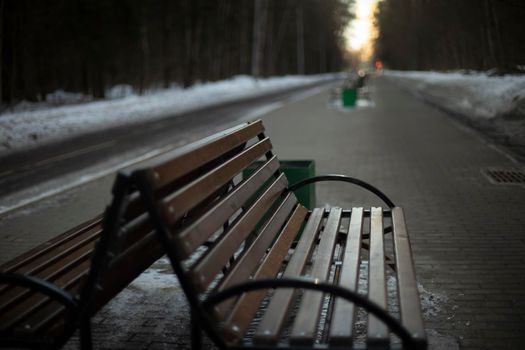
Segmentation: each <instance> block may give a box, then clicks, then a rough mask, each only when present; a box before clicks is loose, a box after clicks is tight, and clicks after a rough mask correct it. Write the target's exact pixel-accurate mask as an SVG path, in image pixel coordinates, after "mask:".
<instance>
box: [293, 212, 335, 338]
mask: <svg viewBox="0 0 525 350" xmlns="http://www.w3.org/2000/svg"><path fill="white" fill-rule="evenodd" d="M341 214H342V209H341V208H332V210H331V211H330V215H329V216H328V219H327V221H326V226H325V228H324V230H323V232H322V234H321V241H320V242H319V247H318V249H317V255H316V256H315V260H314V263H313V267H312V272H311V278H312V279H313V280H314V281H320V282H325V281H326V280H327V279H328V274H329V272H330V265H331V263H332V259H333V254H334V249H335V243H336V239H337V234H338V232H339V227H340V225H341ZM322 301H323V293H320V292H316V291H308V290H307V291H305V292H304V295H303V299H302V300H301V304H300V307H299V311H298V312H297V316H296V317H295V321H294V325H293V328H292V334H291V335H290V343H291V344H296V345H310V344H312V343H313V341H314V339H315V336H316V331H317V327H318V326H319V317H320V315H321V306H322Z"/></svg>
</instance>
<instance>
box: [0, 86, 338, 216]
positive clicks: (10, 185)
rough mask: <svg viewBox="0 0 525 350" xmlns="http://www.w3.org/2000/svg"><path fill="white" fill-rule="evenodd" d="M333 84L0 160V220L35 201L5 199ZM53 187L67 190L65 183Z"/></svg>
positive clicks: (198, 134)
mask: <svg viewBox="0 0 525 350" xmlns="http://www.w3.org/2000/svg"><path fill="white" fill-rule="evenodd" d="M333 83H334V81H330V82H323V83H316V84H310V85H307V86H302V87H299V88H293V89H290V90H287V91H284V92H274V93H270V94H267V95H264V96H259V97H254V98H248V99H243V100H240V101H235V102H229V103H226V104H222V105H216V106H210V107H207V108H204V109H200V110H196V111H192V112H189V113H185V114H180V115H174V116H170V117H166V118H162V119H158V120H155V121H153V122H151V121H148V122H144V123H141V124H133V125H127V126H123V127H118V128H111V129H107V130H105V131H104V132H96V133H89V134H85V135H81V136H78V137H74V138H71V139H67V140H65V141H61V142H57V143H53V144H49V145H45V146H42V147H40V148H37V149H33V150H30V151H26V152H18V153H15V154H12V155H9V156H6V157H3V158H0V164H1V167H0V206H1V207H2V210H0V216H1V215H2V212H4V213H5V212H7V211H10V210H11V208H13V207H14V208H16V207H18V206H17V203H16V202H22V203H27V202H30V200H28V198H23V197H28V196H35V193H34V191H33V192H32V191H29V192H28V193H27V195H22V196H18V198H16V200H12V199H6V197H10V196H12V195H13V194H15V193H17V192H20V191H23V190H24V189H27V188H31V187H35V186H37V185H39V184H41V183H45V182H47V181H50V180H53V179H57V178H59V177H63V176H64V175H66V174H71V173H76V174H78V175H79V176H82V170H83V169H86V168H88V167H90V166H93V164H98V163H103V162H105V161H108V160H111V159H116V158H119V160H120V163H125V164H128V163H130V162H132V161H133V159H134V158H136V157H139V158H140V155H144V154H146V153H148V152H150V151H152V150H158V149H163V148H166V147H177V146H180V145H182V144H184V143H187V142H190V141H191V140H192V139H196V138H199V137H202V136H205V135H207V134H211V133H213V132H214V131H218V130H221V129H224V128H226V127H228V126H231V125H234V124H237V123H239V122H240V121H245V120H250V119H253V117H254V113H257V111H259V110H264V109H268V108H273V107H275V106H279V105H281V104H283V103H286V101H289V100H293V99H294V98H297V97H298V96H300V95H301V94H304V93H305V92H308V91H311V90H312V89H313V88H319V87H322V86H326V85H327V84H333ZM125 160H128V162H125ZM67 181H68V180H67ZM55 185H57V186H58V185H63V182H62V183H61V184H56V183H55ZM20 197H22V198H20Z"/></svg>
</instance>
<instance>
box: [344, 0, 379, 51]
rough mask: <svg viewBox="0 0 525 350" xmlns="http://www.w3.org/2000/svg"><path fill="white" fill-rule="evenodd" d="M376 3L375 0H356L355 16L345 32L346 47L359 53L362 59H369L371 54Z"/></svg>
mask: <svg viewBox="0 0 525 350" xmlns="http://www.w3.org/2000/svg"><path fill="white" fill-rule="evenodd" d="M376 3H377V0H356V4H355V14H356V18H355V20H353V21H352V22H350V25H349V26H348V28H347V30H346V33H345V36H346V42H347V47H348V49H349V50H350V51H353V52H358V53H360V54H361V59H362V60H364V61H367V60H369V59H370V58H371V56H372V40H373V38H374V31H375V28H374V9H375V6H376Z"/></svg>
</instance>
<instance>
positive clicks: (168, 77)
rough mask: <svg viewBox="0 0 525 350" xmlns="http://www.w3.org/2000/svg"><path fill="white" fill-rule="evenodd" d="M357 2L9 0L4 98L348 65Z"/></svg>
mask: <svg viewBox="0 0 525 350" xmlns="http://www.w3.org/2000/svg"><path fill="white" fill-rule="evenodd" d="M352 1H353V0H286V1H282V0H255V1H248V0H221V1H209V0H151V1H143V0H45V1H31V0H0V82H1V83H0V96H1V101H2V104H12V103H14V102H17V101H20V100H29V101H40V100H42V99H44V98H45V96H46V94H48V93H51V92H53V91H56V90H58V89H63V90H66V91H71V92H81V93H83V94H86V95H90V96H93V97H95V98H102V97H104V96H105V94H106V92H107V90H108V88H110V87H112V86H115V85H118V84H128V85H131V86H132V87H133V88H134V89H135V90H136V91H137V92H139V93H142V92H144V91H146V90H148V89H156V88H162V87H169V86H170V85H172V84H178V85H182V86H190V85H192V84H194V83H195V82H198V81H213V80H218V79H224V78H227V77H230V76H233V75H237V74H252V73H253V74H255V75H257V76H268V75H282V74H297V73H303V72H304V73H305V74H312V73H323V72H329V71H338V70H340V69H341V68H342V66H343V63H344V62H343V56H344V55H343V53H344V44H343V30H344V26H345V25H346V24H347V22H348V20H349V19H350V13H349V5H350V3H351V2H352Z"/></svg>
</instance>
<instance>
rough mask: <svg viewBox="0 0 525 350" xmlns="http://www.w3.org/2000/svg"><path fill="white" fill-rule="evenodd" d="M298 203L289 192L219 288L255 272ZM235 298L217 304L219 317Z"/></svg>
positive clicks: (240, 280) (242, 279)
mask: <svg viewBox="0 0 525 350" xmlns="http://www.w3.org/2000/svg"><path fill="white" fill-rule="evenodd" d="M296 204H297V199H296V198H295V196H294V195H292V194H291V193H289V194H288V195H287V196H286V198H285V199H284V200H283V202H282V203H281V204H280V205H279V207H278V208H277V210H275V212H274V213H273V215H272V217H271V218H270V219H269V220H268V221H267V222H266V224H265V225H264V227H263V228H262V229H261V231H260V233H259V235H258V236H257V237H256V238H255V239H254V240H253V242H252V244H251V245H250V246H249V247H248V248H247V249H245V250H244V252H243V253H242V256H240V257H239V258H238V259H237V261H236V262H235V265H234V266H233V267H232V268H231V269H230V270H229V271H228V275H226V276H225V277H224V278H223V279H222V281H221V284H220V286H219V287H218V288H217V290H224V289H226V288H228V287H231V286H232V285H234V284H236V283H239V282H243V281H245V280H247V279H248V278H249V277H250V276H251V274H252V273H253V272H254V270H255V268H256V267H257V264H258V263H259V262H260V260H261V259H262V257H263V256H264V254H265V253H266V250H267V249H268V247H270V244H271V243H272V240H273V239H274V238H275V237H276V235H277V233H278V232H279V230H280V229H281V228H282V227H283V225H284V223H285V222H286V219H288V217H289V215H290V213H291V212H292V210H293V209H294V207H295V205H296ZM233 302H234V299H229V300H226V301H225V302H223V303H221V304H220V305H218V306H217V311H218V312H217V313H218V316H219V318H221V319H222V318H223V317H224V315H225V312H226V311H227V310H228V309H229V307H230V306H231V304H232V303H233Z"/></svg>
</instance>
